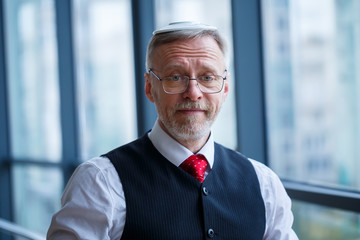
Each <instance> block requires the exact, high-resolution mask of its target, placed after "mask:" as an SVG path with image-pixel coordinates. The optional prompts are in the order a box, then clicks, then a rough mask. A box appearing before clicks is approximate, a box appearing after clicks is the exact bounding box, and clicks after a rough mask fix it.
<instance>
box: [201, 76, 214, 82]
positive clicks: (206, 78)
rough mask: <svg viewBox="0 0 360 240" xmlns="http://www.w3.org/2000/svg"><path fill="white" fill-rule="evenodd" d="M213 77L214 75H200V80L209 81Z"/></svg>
mask: <svg viewBox="0 0 360 240" xmlns="http://www.w3.org/2000/svg"><path fill="white" fill-rule="evenodd" d="M214 79H215V78H214V76H201V80H203V81H205V82H211V81H213V80H214Z"/></svg>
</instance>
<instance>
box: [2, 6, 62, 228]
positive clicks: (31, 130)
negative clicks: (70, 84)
mask: <svg viewBox="0 0 360 240" xmlns="http://www.w3.org/2000/svg"><path fill="white" fill-rule="evenodd" d="M4 9H5V11H4V12H5V19H6V21H5V22H6V24H7V25H6V26H5V34H6V39H5V40H6V42H5V43H6V49H7V52H6V54H7V59H6V61H7V73H8V81H7V83H8V92H9V104H10V106H9V109H10V127H11V128H10V135H11V137H10V139H11V158H12V159H16V160H22V161H25V162H26V161H32V160H33V161H44V162H59V161H60V159H61V151H62V145H61V130H60V114H59V86H58V77H57V76H58V71H57V52H56V36H55V16H54V2H53V1H52V0H32V1H12V0H7V1H4ZM26 166H27V165H26ZM12 181H13V193H12V194H13V197H14V199H15V201H14V209H13V212H14V216H15V221H16V222H17V223H18V224H20V225H22V226H24V227H26V228H29V229H32V230H35V231H37V232H41V233H45V232H46V230H47V226H48V223H49V221H50V219H51V215H52V214H53V212H54V211H55V210H56V209H57V208H58V206H59V201H60V194H61V188H62V176H61V174H60V171H59V169H50V168H46V167H45V168H42V167H25V165H24V166H14V167H13V168H12Z"/></svg>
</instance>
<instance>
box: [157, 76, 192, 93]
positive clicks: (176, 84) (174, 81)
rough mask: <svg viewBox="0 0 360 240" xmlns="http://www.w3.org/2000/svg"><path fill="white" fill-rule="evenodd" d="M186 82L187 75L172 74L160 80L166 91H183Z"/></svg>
mask: <svg viewBox="0 0 360 240" xmlns="http://www.w3.org/2000/svg"><path fill="white" fill-rule="evenodd" d="M188 83H189V78H188V77H187V76H172V77H166V78H164V79H163V80H162V84H163V88H164V90H165V92H167V93H182V92H185V90H186V88H187V86H188Z"/></svg>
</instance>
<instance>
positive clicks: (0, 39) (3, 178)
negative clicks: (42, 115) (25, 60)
mask: <svg viewBox="0 0 360 240" xmlns="http://www.w3.org/2000/svg"><path fill="white" fill-rule="evenodd" d="M3 4H4V3H3V1H2V0H0V218H4V219H7V220H10V221H13V215H12V188H11V172H10V164H9V162H8V161H10V131H9V129H10V126H9V111H8V97H7V84H6V82H7V78H6V56H5V54H6V52H5V32H4V27H5V16H4V8H3ZM0 239H4V240H7V239H10V237H9V236H8V235H5V234H3V233H0Z"/></svg>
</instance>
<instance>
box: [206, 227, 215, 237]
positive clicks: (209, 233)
mask: <svg viewBox="0 0 360 240" xmlns="http://www.w3.org/2000/svg"><path fill="white" fill-rule="evenodd" d="M207 235H208V237H209V238H213V237H214V236H215V232H214V230H213V229H212V228H209V230H208V231H207Z"/></svg>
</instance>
